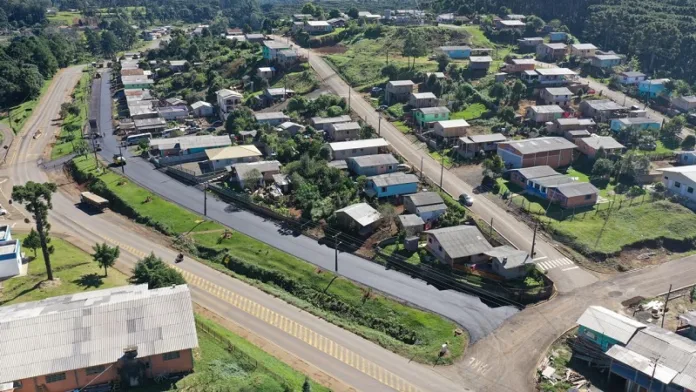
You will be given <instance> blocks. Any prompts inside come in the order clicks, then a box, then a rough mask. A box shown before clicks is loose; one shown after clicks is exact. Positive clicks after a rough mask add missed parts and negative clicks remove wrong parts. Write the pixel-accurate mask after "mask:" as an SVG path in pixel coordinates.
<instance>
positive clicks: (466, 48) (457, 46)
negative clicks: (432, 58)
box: [440, 45, 471, 52]
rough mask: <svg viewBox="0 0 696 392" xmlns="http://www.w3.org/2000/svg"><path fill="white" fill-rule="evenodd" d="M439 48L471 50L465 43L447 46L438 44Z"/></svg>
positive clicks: (445, 49)
mask: <svg viewBox="0 0 696 392" xmlns="http://www.w3.org/2000/svg"><path fill="white" fill-rule="evenodd" d="M440 50H443V51H446V52H447V51H451V50H471V47H469V46H465V45H449V46H440Z"/></svg>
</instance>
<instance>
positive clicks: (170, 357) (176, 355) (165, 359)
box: [162, 351, 180, 361]
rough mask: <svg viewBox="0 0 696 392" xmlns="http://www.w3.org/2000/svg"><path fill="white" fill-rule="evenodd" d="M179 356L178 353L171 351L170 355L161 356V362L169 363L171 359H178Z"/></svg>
mask: <svg viewBox="0 0 696 392" xmlns="http://www.w3.org/2000/svg"><path fill="white" fill-rule="evenodd" d="M179 357H180V355H179V352H178V351H172V352H170V353H164V354H162V360H163V361H171V360H172V359H179Z"/></svg>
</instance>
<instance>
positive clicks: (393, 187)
mask: <svg viewBox="0 0 696 392" xmlns="http://www.w3.org/2000/svg"><path fill="white" fill-rule="evenodd" d="M416 192H418V177H416V176H415V175H413V174H406V173H402V172H395V173H388V174H380V175H378V176H374V177H370V178H368V179H367V184H365V193H366V194H367V195H368V196H377V197H378V198H382V197H389V196H401V195H407V194H411V193H416Z"/></svg>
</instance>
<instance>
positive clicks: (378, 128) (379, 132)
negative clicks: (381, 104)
mask: <svg viewBox="0 0 696 392" xmlns="http://www.w3.org/2000/svg"><path fill="white" fill-rule="evenodd" d="M377 114H378V115H379V122H378V123H377V136H382V113H381V112H379V113H377Z"/></svg>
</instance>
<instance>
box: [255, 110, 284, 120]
mask: <svg viewBox="0 0 696 392" xmlns="http://www.w3.org/2000/svg"><path fill="white" fill-rule="evenodd" d="M254 118H256V121H264V120H280V119H282V120H288V119H289V118H290V117H288V116H287V114H285V113H283V112H263V113H254Z"/></svg>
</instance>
